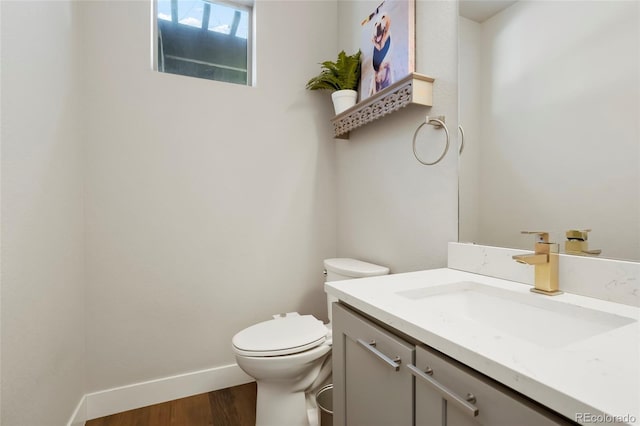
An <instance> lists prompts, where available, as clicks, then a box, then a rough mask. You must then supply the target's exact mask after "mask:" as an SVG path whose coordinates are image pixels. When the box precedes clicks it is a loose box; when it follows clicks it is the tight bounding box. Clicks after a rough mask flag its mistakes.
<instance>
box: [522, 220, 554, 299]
mask: <svg viewBox="0 0 640 426" xmlns="http://www.w3.org/2000/svg"><path fill="white" fill-rule="evenodd" d="M523 233H524V234H536V243H535V253H532V254H521V255H516V256H512V258H513V260H515V261H516V262H518V263H523V264H525V265H533V266H534V267H535V286H534V288H532V289H531V291H533V292H535V293H542V294H546V295H548V296H555V295H557V294H561V293H562V292H561V291H560V289H559V286H558V269H559V268H558V259H559V256H558V252H559V247H558V244H555V243H550V242H549V234H548V233H547V232H523Z"/></svg>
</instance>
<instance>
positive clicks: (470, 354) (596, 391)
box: [325, 268, 640, 425]
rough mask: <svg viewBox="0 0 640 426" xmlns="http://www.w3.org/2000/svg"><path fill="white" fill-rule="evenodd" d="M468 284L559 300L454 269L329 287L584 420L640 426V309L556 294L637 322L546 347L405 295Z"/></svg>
mask: <svg viewBox="0 0 640 426" xmlns="http://www.w3.org/2000/svg"><path fill="white" fill-rule="evenodd" d="M465 281H470V282H476V283H480V284H484V285H489V286H492V287H497V288H499V289H500V288H501V289H506V290H509V291H512V292H517V293H520V294H522V295H525V294H526V295H527V297H542V298H550V297H551V296H544V295H538V294H534V293H531V292H530V291H529V289H530V288H531V286H529V285H525V284H520V283H516V282H513V281H507V280H502V279H498V278H491V277H486V276H483V275H478V274H473V273H469V272H462V271H457V270H453V269H447V268H443V269H434V270H428V271H420V272H410V273H403V274H393V275H386V276H380V277H372V278H360V279H355V280H347V281H333V282H327V283H326V284H325V290H326V292H327V293H329V294H331V295H333V296H335V297H337V298H338V299H340V300H341V301H343V302H344V303H346V304H347V305H350V306H353V307H354V308H356V309H358V310H360V311H362V312H364V313H366V314H368V315H370V316H372V317H374V318H376V319H378V320H379V321H381V322H383V323H385V324H388V325H389V326H390V327H393V328H394V329H396V330H399V331H401V332H403V333H405V334H407V335H409V336H412V337H413V338H415V339H416V340H418V341H420V342H423V343H425V344H427V345H429V346H431V347H433V348H435V349H437V350H439V351H441V352H443V353H445V354H447V355H449V356H450V357H452V358H454V359H456V360H458V361H460V362H461V363H463V364H466V365H468V366H469V367H471V368H474V369H475V370H477V371H480V372H481V373H484V374H485V375H487V376H489V377H492V378H493V379H495V380H497V381H498V382H501V383H503V384H504V385H506V386H509V387H510V388H512V389H514V390H516V391H518V392H520V393H522V394H524V395H526V396H528V397H529V398H531V399H533V400H535V401H538V402H539V403H540V404H542V405H545V406H547V407H549V408H551V409H552V410H554V411H556V412H558V413H560V414H562V415H564V416H566V417H567V418H569V419H572V420H576V413H588V414H590V415H593V416H598V415H603V414H604V415H608V416H621V417H622V416H626V418H627V419H630V420H628V421H623V422H613V421H608V422H603V423H607V424H631V425H640V327H639V325H638V324H639V323H638V321H639V320H640V308H638V307H633V306H627V305H622V304H618V303H613V302H607V301H604V300H599V299H594V298H590V297H584V296H578V295H573V294H567V293H565V294H561V295H559V296H553V297H551V298H552V299H553V300H554V301H558V302H562V303H567V304H570V305H573V306H577V307H583V308H589V309H594V310H598V311H602V312H606V313H612V314H615V315H617V316H621V317H627V318H631V319H634V320H635V321H633V322H631V323H630V324H628V325H624V326H621V327H618V328H615V329H613V330H610V331H607V332H603V333H600V334H596V335H594V336H591V337H588V338H585V339H579V340H577V341H573V342H568V344H566V345H558V346H555V347H543V346H541V345H537V344H535V343H532V342H531V341H530V340H527V339H525V338H522V337H519V336H518V335H517V334H515V333H509V334H507V333H505V332H502V331H500V330H498V329H496V328H491V327H488V326H483V325H481V324H478V323H474V322H472V321H469V320H465V319H464V318H462V317H461V316H459V315H455V313H453V312H446V311H445V310H437V309H424V306H422V305H421V303H419V302H417V301H416V300H412V299H410V298H407V297H403V296H402V295H400V294H398V293H401V292H404V291H407V290H415V289H425V288H428V287H435V286H438V285H442V284H447V283H458V282H465ZM505 320H507V321H508V318H505ZM547 327H548V333H553V332H554V329H553V326H552V325H548V326H547ZM609 420H610V419H609ZM578 422H579V423H581V422H580V420H579V419H578ZM583 423H584V424H587V422H583Z"/></svg>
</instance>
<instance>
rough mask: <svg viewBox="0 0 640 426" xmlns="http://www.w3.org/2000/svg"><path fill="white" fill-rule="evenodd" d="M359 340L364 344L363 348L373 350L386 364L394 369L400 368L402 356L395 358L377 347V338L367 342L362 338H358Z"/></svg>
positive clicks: (359, 342)
mask: <svg viewBox="0 0 640 426" xmlns="http://www.w3.org/2000/svg"><path fill="white" fill-rule="evenodd" d="M357 342H358V344H359V345H360V346H362V347H363V348H365V349H366V350H368V351H369V352H371V353H372V354H373V355H375V356H376V357H377V358H378V359H380V360H382V361H383V362H384V363H385V364H387V365H389V366H390V367H393V369H394V370H395V371H398V370H400V362H401V360H400V357H399V356H397V357H395V358H394V359H391V358H389V357H388V356H386V355H385V354H383V353H382V352H380V351H379V350H378V349H376V347H375V346H376V341H375V340H372V341H371V342H369V343H367V342H365V341H364V340H362V339H358V340H357Z"/></svg>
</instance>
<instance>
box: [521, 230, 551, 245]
mask: <svg viewBox="0 0 640 426" xmlns="http://www.w3.org/2000/svg"><path fill="white" fill-rule="evenodd" d="M520 233H521V234H534V235H535V236H536V243H548V242H549V233H548V232H546V231H521V232H520Z"/></svg>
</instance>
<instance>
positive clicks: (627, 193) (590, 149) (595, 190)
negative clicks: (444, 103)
mask: <svg viewBox="0 0 640 426" xmlns="http://www.w3.org/2000/svg"><path fill="white" fill-rule="evenodd" d="M639 9H640V4H639V3H638V2H627V1H613V2H588V1H579V2H519V3H517V4H515V5H514V6H511V7H509V8H508V9H506V10H504V11H503V12H502V13H500V14H498V15H496V16H494V17H493V18H491V19H489V20H487V21H486V22H484V23H483V24H482V52H483V53H482V59H483V60H482V70H481V73H480V74H481V76H482V78H483V82H482V98H483V99H482V105H483V107H482V108H480V110H481V112H482V114H481V123H482V129H481V139H482V141H481V142H480V143H481V149H480V157H479V158H480V163H481V168H480V169H481V175H480V179H479V182H480V186H481V190H480V210H479V213H480V226H479V229H480V230H481V235H480V238H479V239H478V240H476V241H477V242H480V243H483V244H488V245H498V246H507V247H520V248H530V247H531V244H532V240H531V238H530V237H527V236H520V235H519V231H520V230H525V229H533V230H540V229H542V230H548V231H551V232H552V238H553V239H554V240H555V241H562V240H564V232H563V231H565V230H567V229H571V228H592V229H593V232H592V234H591V236H590V240H591V241H590V248H601V249H603V256H607V257H617V258H626V259H636V260H637V259H640V220H638V218H639V217H640V196H639V194H640V144H639V142H638V141H640V122H639V121H638V117H639V116H640V81H639V80H640V69H639V67H640V57H639V55H640V44H639V43H640V37H639V36H638V23H639V18H640V10H639ZM463 240H467V238H465V237H464V236H463Z"/></svg>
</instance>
